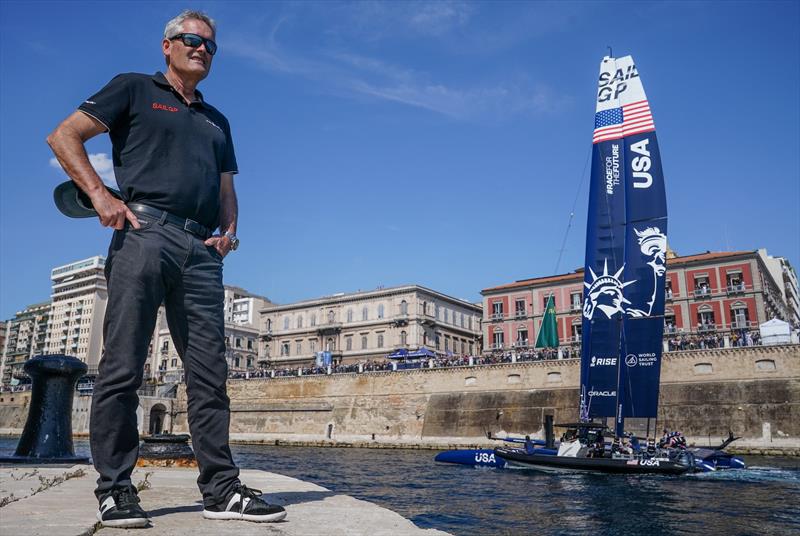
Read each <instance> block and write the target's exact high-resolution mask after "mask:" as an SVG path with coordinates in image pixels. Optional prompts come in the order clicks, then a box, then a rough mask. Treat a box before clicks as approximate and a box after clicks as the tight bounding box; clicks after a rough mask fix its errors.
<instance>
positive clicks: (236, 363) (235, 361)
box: [233, 355, 241, 368]
mask: <svg viewBox="0 0 800 536" xmlns="http://www.w3.org/2000/svg"><path fill="white" fill-rule="evenodd" d="M240 366H241V358H240V357H239V356H238V355H237V356H236V357H234V358H233V367H234V368H239V367H240Z"/></svg>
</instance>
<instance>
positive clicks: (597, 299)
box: [583, 227, 667, 320]
mask: <svg viewBox="0 0 800 536" xmlns="http://www.w3.org/2000/svg"><path fill="white" fill-rule="evenodd" d="M634 232H635V233H636V236H637V237H638V243H639V249H640V251H641V253H642V255H644V256H645V257H648V258H649V261H648V262H647V264H648V265H649V266H650V267H651V268H652V269H653V279H652V292H651V293H650V297H649V300H648V301H647V303H646V304H644V306H643V307H642V308H636V307H633V306H632V305H633V304H631V302H630V301H629V300H628V299H627V298H625V296H624V289H625V287H627V286H628V285H632V284H634V283H636V282H637V280H636V279H634V280H632V281H626V282H624V283H623V282H622V280H621V279H620V277H621V276H622V272H623V270H624V269H625V265H624V264H623V265H622V267H621V268H620V269H619V270H617V272H616V273H614V274H609V273H608V259H606V260H605V262H604V264H603V273H602V274H600V275H599V276H598V275H597V274H596V273H595V272H594V270H592V269H591V268H589V274H590V275H591V277H592V281H591V282H584V283H583V284H584V286H585V287H586V294H585V299H584V303H583V316H585V317H586V318H588V319H590V320H591V319H592V318H593V317H594V314H595V312H596V311H598V310H599V311H601V312H602V313H603V314H604V315H606V317H608V318H612V317H613V316H614V315H615V314H617V313H622V314H627V315H629V316H632V317H649V316H650V314H651V313H652V311H653V306H654V304H655V301H656V293H657V291H658V287H659V285H661V287H663V286H664V275H665V274H666V272H667V266H666V259H667V237H666V235H665V234H663V233H662V232H661V230H660V229H659V228H658V227H648V228H647V229H645V230H643V231H639V230H638V229H634Z"/></svg>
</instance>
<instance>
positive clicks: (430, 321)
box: [419, 313, 436, 327]
mask: <svg viewBox="0 0 800 536" xmlns="http://www.w3.org/2000/svg"><path fill="white" fill-rule="evenodd" d="M419 317H420V319H421V320H422V323H423V325H426V326H429V327H433V326H435V325H436V318H434V316H433V315H432V314H428V313H422V314H421V315H419Z"/></svg>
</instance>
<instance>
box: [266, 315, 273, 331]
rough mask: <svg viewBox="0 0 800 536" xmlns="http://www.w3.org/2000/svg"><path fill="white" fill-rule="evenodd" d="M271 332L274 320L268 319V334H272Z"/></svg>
mask: <svg viewBox="0 0 800 536" xmlns="http://www.w3.org/2000/svg"><path fill="white" fill-rule="evenodd" d="M271 332H272V319H271V318H267V333H271Z"/></svg>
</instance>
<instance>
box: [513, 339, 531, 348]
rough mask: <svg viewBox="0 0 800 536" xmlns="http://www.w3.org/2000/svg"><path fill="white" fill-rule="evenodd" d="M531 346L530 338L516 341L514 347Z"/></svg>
mask: <svg viewBox="0 0 800 536" xmlns="http://www.w3.org/2000/svg"><path fill="white" fill-rule="evenodd" d="M528 346H530V344H529V342H528V339H522V340H518V341H514V348H527V347H528Z"/></svg>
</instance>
